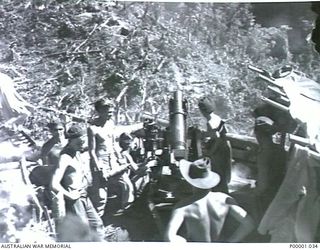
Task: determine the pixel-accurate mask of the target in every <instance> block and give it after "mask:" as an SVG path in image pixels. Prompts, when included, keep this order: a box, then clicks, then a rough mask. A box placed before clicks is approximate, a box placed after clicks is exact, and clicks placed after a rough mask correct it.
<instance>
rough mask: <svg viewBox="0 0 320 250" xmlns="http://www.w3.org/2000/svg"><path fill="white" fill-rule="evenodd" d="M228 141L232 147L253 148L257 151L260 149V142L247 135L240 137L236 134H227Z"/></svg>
mask: <svg viewBox="0 0 320 250" xmlns="http://www.w3.org/2000/svg"><path fill="white" fill-rule="evenodd" d="M226 136H227V139H228V140H229V141H230V143H231V146H232V147H235V148H242V149H246V148H248V147H249V148H252V149H256V148H257V147H258V142H257V139H256V138H255V137H252V136H247V135H239V134H234V133H227V134H226Z"/></svg>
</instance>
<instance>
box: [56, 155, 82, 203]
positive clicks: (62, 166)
mask: <svg viewBox="0 0 320 250" xmlns="http://www.w3.org/2000/svg"><path fill="white" fill-rule="evenodd" d="M70 161H71V157H70V156H68V155H65V154H64V155H61V157H60V160H59V163H58V167H57V169H56V171H55V172H54V174H53V177H52V181H51V187H52V189H53V190H54V191H56V192H58V193H59V192H61V193H62V194H63V195H64V197H66V198H67V199H70V200H76V199H78V198H80V193H79V192H78V191H77V190H73V191H68V190H66V189H65V188H64V187H63V186H62V185H61V181H62V179H63V176H64V173H65V172H66V170H67V167H68V166H69V163H70Z"/></svg>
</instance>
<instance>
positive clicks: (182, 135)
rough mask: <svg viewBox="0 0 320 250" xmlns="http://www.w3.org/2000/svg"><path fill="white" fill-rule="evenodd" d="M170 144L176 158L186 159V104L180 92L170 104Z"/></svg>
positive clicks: (176, 93) (175, 94) (177, 92)
mask: <svg viewBox="0 0 320 250" xmlns="http://www.w3.org/2000/svg"><path fill="white" fill-rule="evenodd" d="M169 111H170V144H171V148H172V150H173V153H174V156H175V158H185V157H186V112H187V111H186V103H185V101H184V100H183V96H182V92H181V91H180V90H178V91H176V92H175V93H174V96H173V98H172V99H170V103H169Z"/></svg>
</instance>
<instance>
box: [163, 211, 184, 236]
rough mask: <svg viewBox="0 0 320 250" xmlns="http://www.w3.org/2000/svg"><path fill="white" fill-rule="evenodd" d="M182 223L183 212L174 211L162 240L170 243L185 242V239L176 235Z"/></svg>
mask: <svg viewBox="0 0 320 250" xmlns="http://www.w3.org/2000/svg"><path fill="white" fill-rule="evenodd" d="M183 221H184V210H183V209H174V210H173V211H172V214H171V218H170V221H169V223H168V226H167V228H166V231H165V234H164V240H165V241H170V242H185V241H186V239H185V238H183V237H181V236H180V235H178V230H179V228H180V226H181V225H182V223H183Z"/></svg>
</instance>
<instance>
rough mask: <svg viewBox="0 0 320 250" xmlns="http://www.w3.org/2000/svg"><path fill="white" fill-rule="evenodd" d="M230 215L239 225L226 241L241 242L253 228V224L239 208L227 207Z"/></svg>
mask: <svg viewBox="0 0 320 250" xmlns="http://www.w3.org/2000/svg"><path fill="white" fill-rule="evenodd" d="M229 206H230V207H229V213H230V215H231V216H232V217H233V218H234V219H236V220H237V221H238V222H239V223H240V225H239V227H238V228H237V229H236V230H235V231H234V232H233V234H232V235H231V236H230V237H229V238H228V239H227V242H234V243H235V242H241V241H242V240H243V239H244V238H245V237H246V236H248V235H249V234H250V233H251V232H252V231H253V230H254V228H255V223H254V221H253V219H252V217H251V216H250V215H249V214H248V213H247V212H246V211H245V210H244V209H243V208H241V207H240V206H238V205H229Z"/></svg>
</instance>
